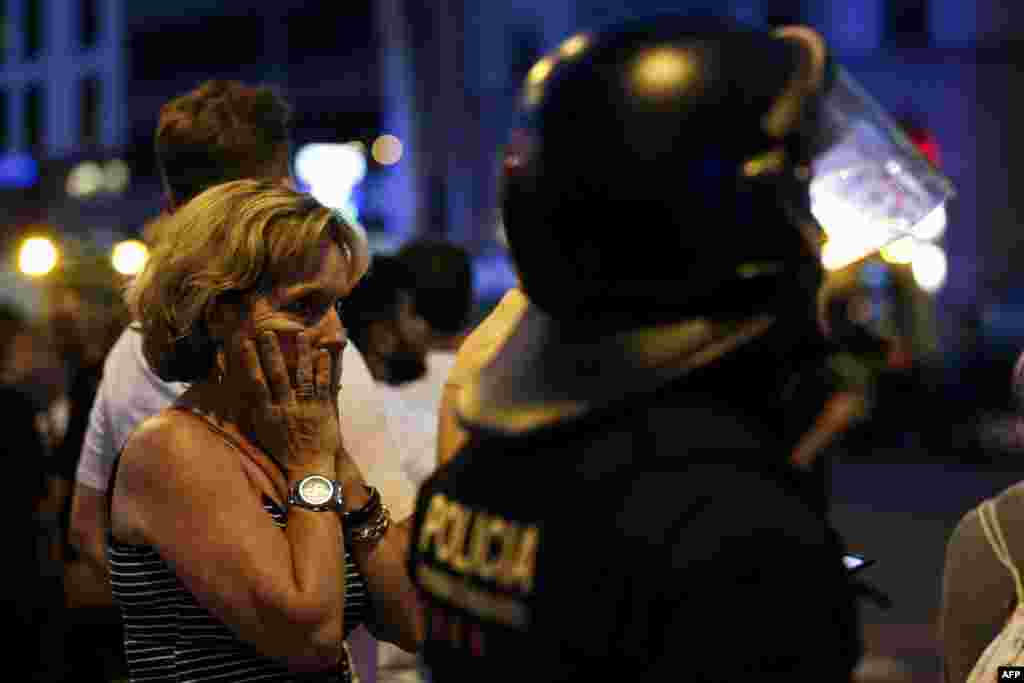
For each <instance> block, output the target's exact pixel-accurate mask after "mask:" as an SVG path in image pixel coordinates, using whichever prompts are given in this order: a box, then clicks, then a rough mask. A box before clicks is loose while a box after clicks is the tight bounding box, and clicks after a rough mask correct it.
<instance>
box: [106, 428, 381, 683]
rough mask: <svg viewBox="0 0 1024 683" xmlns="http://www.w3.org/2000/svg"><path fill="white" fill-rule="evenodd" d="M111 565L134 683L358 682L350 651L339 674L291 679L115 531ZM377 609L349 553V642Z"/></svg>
mask: <svg viewBox="0 0 1024 683" xmlns="http://www.w3.org/2000/svg"><path fill="white" fill-rule="evenodd" d="M190 412H196V411H190ZM196 414H197V415H199V417H200V418H202V417H203V416H202V415H201V414H200V413H197V412H196ZM203 422H204V424H206V425H207V426H209V427H210V428H211V429H213V430H214V431H215V432H216V433H219V434H220V435H221V436H222V437H224V439H225V440H226V441H227V442H228V443H229V444H230V445H231V446H232V447H234V448H235V449H237V450H239V451H240V452H243V453H244V450H245V449H244V448H243V447H242V445H241V444H239V443H238V442H237V441H236V440H235V439H234V438H233V437H232V436H231V435H230V434H228V433H227V432H224V431H223V430H221V429H220V428H219V427H217V426H216V425H215V424H213V423H212V422H210V421H208V420H206V419H205V418H203ZM119 464H120V458H118V459H117V461H115V463H114V471H113V473H112V476H111V480H110V486H109V488H108V495H107V502H108V505H109V504H110V501H111V494H112V492H113V490H114V479H115V478H116V477H117V469H118V465H119ZM263 508H264V509H265V510H266V511H267V513H268V514H269V515H270V517H271V519H272V520H273V523H274V524H275V525H277V526H278V527H280V528H282V529H283V528H285V527H286V526H287V524H288V511H287V510H286V509H284V508H282V507H281V506H280V505H278V504H277V503H276V502H275V501H274V500H273V499H272V498H270V497H269V496H267V495H266V494H264V495H263ZM108 512H109V508H108ZM107 559H108V561H109V564H110V583H111V588H112V592H113V595H114V600H115V601H116V602H117V603H118V605H119V606H120V608H121V616H122V619H123V621H124V647H125V656H126V659H127V660H128V671H129V680H130V681H131V683H147V682H150V683H155V682H156V681H173V682H174V683H199V682H201V681H215V682H216V683H238V682H242V681H274V682H281V683H305V682H306V681H309V682H313V681H315V682H316V683H327V682H328V681H331V682H337V683H351V681H352V680H353V671H352V663H351V662H350V661H349V658H348V648H347V647H346V648H345V650H344V653H343V657H342V661H341V663H340V665H339V667H338V669H337V670H336V671H325V672H319V673H315V674H296V673H294V672H289V671H288V670H287V668H285V666H284V665H283V664H282V663H281V662H280V661H278V660H276V659H271V658H269V657H266V656H264V655H261V654H260V653H259V652H257V651H256V649H255V648H254V647H253V646H252V645H249V644H248V643H246V642H244V641H242V640H240V639H239V638H238V636H236V635H235V634H234V633H233V632H232V631H231V629H230V628H229V627H228V626H227V625H226V624H224V622H222V621H221V620H219V619H218V618H217V617H215V616H214V615H212V614H211V613H210V612H209V611H208V610H207V609H206V608H204V607H202V606H201V605H200V604H199V603H198V602H197V601H196V599H195V596H193V595H192V593H190V592H189V590H188V589H187V588H185V586H184V584H182V582H181V580H180V579H179V578H178V576H177V575H176V574H175V573H174V570H173V569H171V567H170V566H169V565H168V564H167V562H166V561H165V560H164V558H163V557H161V556H160V553H159V552H157V550H156V549H155V548H154V547H152V546H150V545H131V544H126V543H121V542H119V541H117V539H115V538H114V537H113V534H111V533H109V532H108V534H107ZM371 609H372V604H371V603H370V599H369V594H368V592H367V586H366V579H365V578H364V577H363V575H362V574H361V573H360V571H359V568H358V566H357V565H356V563H355V561H354V560H353V558H352V554H351V553H349V552H348V550H346V551H345V617H344V623H345V638H348V636H349V634H351V633H352V631H353V630H354V629H355V628H356V627H357V626H359V625H360V624H362V623H363V622H365V621H368V620H369V619H370V618H371V616H372V615H371V613H370V610H371Z"/></svg>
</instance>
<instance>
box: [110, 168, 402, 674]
mask: <svg viewBox="0 0 1024 683" xmlns="http://www.w3.org/2000/svg"><path fill="white" fill-rule="evenodd" d="M162 237H163V239H162V240H161V242H160V244H159V245H158V246H157V248H156V249H155V250H154V253H153V255H152V257H151V259H150V261H149V263H148V264H147V266H146V269H145V271H144V272H143V273H142V274H141V275H140V276H139V277H138V278H137V279H136V281H135V282H134V283H133V285H132V287H131V289H130V291H129V296H128V300H129V305H130V306H131V309H132V313H133V315H134V316H135V319H136V320H137V321H139V325H140V327H141V331H142V334H143V338H144V341H143V349H144V353H145V356H146V359H147V361H148V362H149V364H150V366H151V367H152V368H153V369H154V370H155V371H156V372H157V374H158V375H159V376H160V378H161V379H162V380H164V381H176V382H185V383H188V384H189V388H188V389H187V390H186V391H185V393H184V394H182V396H181V397H180V398H179V399H178V400H177V401H176V402H175V403H174V405H173V406H172V407H171V408H169V409H167V410H165V411H163V412H162V413H160V414H159V415H157V416H156V417H153V418H150V419H149V420H147V421H146V422H144V423H143V424H142V425H141V426H140V427H139V429H138V430H137V431H136V432H135V433H134V434H133V435H132V437H131V438H130V440H129V441H128V443H127V444H126V446H125V448H124V451H123V453H122V455H121V457H120V458H119V461H118V466H117V469H116V470H115V472H114V482H113V485H112V487H111V488H112V491H113V495H112V500H111V528H112V529H111V537H110V540H109V557H110V570H111V584H112V587H113V593H114V597H115V599H116V600H117V602H118V603H119V604H120V606H121V610H122V613H123V615H124V621H125V649H126V655H127V659H128V663H129V667H130V670H131V676H132V679H133V680H143V679H149V678H153V679H156V680H190V681H204V680H217V681H250V680H263V681H265V680H274V681H291V680H299V678H301V680H325V681H326V680H331V681H336V680H339V679H340V680H346V679H349V678H350V677H351V673H350V672H351V669H350V666H349V663H348V661H347V657H346V656H345V654H344V648H343V645H342V641H343V639H344V638H345V637H346V636H347V635H348V634H349V633H351V632H352V630H353V629H354V628H355V627H356V626H358V625H359V624H360V623H365V624H366V625H367V626H368V627H369V628H370V629H371V630H372V632H373V633H374V634H375V635H376V636H377V637H378V638H381V639H383V640H387V641H391V642H394V643H396V644H398V645H400V646H401V647H403V648H406V649H409V650H415V649H416V647H417V643H418V642H419V641H420V639H421V630H422V626H421V620H420V615H419V612H418V607H417V603H416V599H415V594H414V592H413V589H412V587H411V584H410V583H409V581H408V578H407V575H406V573H405V569H404V562H403V561H404V550H405V547H406V536H405V528H404V527H403V526H402V525H393V524H391V520H390V516H389V513H388V510H387V508H386V507H385V506H383V505H382V504H381V503H380V496H379V494H378V493H377V492H376V490H375V489H373V488H372V487H370V486H368V485H367V483H366V482H365V481H363V478H362V476H361V474H360V472H359V470H358V468H357V467H356V466H355V465H354V464H353V463H352V461H351V459H350V458H349V456H348V454H347V453H346V451H345V449H344V447H343V444H342V435H341V434H340V430H339V428H338V418H337V395H338V389H339V386H340V381H341V375H342V368H341V362H340V361H341V352H342V349H343V348H344V346H345V345H346V343H347V339H346V333H345V329H344V327H343V326H342V325H341V322H340V320H339V317H338V312H337V310H336V309H337V306H338V304H339V302H341V301H342V300H343V299H344V297H345V295H346V294H347V293H348V292H349V291H350V290H351V289H352V287H353V286H354V285H355V283H356V282H357V281H358V280H359V278H360V277H362V275H363V274H364V273H365V271H366V268H367V262H368V253H367V245H366V241H365V236H364V235H363V233H362V232H361V231H359V230H358V229H356V228H354V227H353V226H351V225H349V224H348V223H346V222H345V221H344V220H343V219H342V218H340V217H339V216H338V215H336V214H335V213H332V212H331V211H330V210H328V209H327V208H325V207H323V206H321V205H320V204H318V203H317V202H316V201H315V200H314V199H312V198H310V197H308V196H306V195H302V194H299V193H296V192H294V191H292V190H290V189H287V188H284V187H282V186H281V185H280V184H276V183H271V182H261V181H255V180H240V181H235V182H230V183H226V184H223V185H218V186H215V187H213V188H211V189H209V190H207V191H205V192H203V193H202V194H201V195H199V196H198V197H196V198H195V199H193V200H192V201H191V202H189V203H188V204H187V205H185V206H184V207H182V208H181V209H179V210H178V211H177V212H175V214H174V215H173V216H171V217H170V218H168V220H167V222H166V223H165V224H164V227H163V236H162ZM299 673H301V676H300V677H297V676H298V675H299Z"/></svg>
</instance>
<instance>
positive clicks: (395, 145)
mask: <svg viewBox="0 0 1024 683" xmlns="http://www.w3.org/2000/svg"><path fill="white" fill-rule="evenodd" d="M370 153H371V154H372V155H373V159H374V161H376V162H377V163H378V164H383V165H384V166H391V165H392V164H397V163H398V161H399V160H400V159H401V158H402V141H401V140H399V139H398V138H397V137H395V136H394V135H381V136H380V137H379V138H377V139H376V140H374V141H373V147H371V148H370Z"/></svg>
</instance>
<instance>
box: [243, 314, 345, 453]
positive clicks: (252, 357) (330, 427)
mask: <svg viewBox="0 0 1024 683" xmlns="http://www.w3.org/2000/svg"><path fill="white" fill-rule="evenodd" d="M233 343H234V345H235V346H236V347H237V348H236V349H235V353H233V354H232V356H234V357H235V359H236V362H237V363H238V364H239V365H240V367H239V368H238V373H237V374H238V376H239V378H240V381H241V382H242V385H243V389H242V392H243V397H242V398H243V400H245V401H247V403H248V405H249V406H251V410H250V411H249V415H248V417H249V421H250V426H251V428H252V430H253V435H254V436H255V437H256V439H257V440H258V441H259V443H260V445H261V446H263V448H265V449H266V450H267V451H268V453H269V454H270V455H271V456H273V457H274V458H276V459H277V460H278V461H279V462H281V464H282V465H284V466H285V468H288V469H290V468H309V467H314V468H329V469H325V470H324V471H325V472H333V469H334V459H335V455H336V454H337V453H338V451H339V450H341V431H340V428H339V425H338V413H337V408H336V402H335V397H334V396H332V395H331V394H332V392H333V388H332V387H333V385H334V381H332V380H333V377H332V371H331V358H330V354H329V353H328V352H327V351H324V350H320V351H314V350H313V349H312V348H311V345H310V343H309V337H308V336H306V334H305V333H304V332H300V333H299V334H298V336H297V337H296V371H295V381H294V383H293V382H292V380H291V377H290V375H289V372H288V367H287V364H286V363H285V360H284V356H283V354H282V353H281V348H280V345H279V344H278V342H277V336H276V335H275V334H274V333H273V332H270V331H264V332H261V333H259V338H258V339H257V340H253V339H251V338H248V337H239V338H237V339H235V340H233Z"/></svg>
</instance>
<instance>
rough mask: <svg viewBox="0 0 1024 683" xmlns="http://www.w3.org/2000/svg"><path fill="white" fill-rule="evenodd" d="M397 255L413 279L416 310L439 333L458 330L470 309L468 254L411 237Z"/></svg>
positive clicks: (471, 296)
mask: <svg viewBox="0 0 1024 683" xmlns="http://www.w3.org/2000/svg"><path fill="white" fill-rule="evenodd" d="M397 258H398V260H399V261H401V262H402V263H403V264H404V265H405V266H406V267H407V268H408V269H409V270H410V272H412V275H413V278H414V279H415V290H414V300H415V307H416V312H417V313H418V314H419V315H420V316H421V317H422V318H423V319H424V320H426V321H427V324H428V325H430V327H431V329H432V330H433V331H434V332H436V333H439V334H444V335H455V334H459V333H460V332H462V331H463V330H464V329H465V327H466V325H467V324H468V322H469V317H470V315H471V314H472V311H473V266H472V263H471V261H470V258H469V253H468V252H467V251H466V250H465V249H463V248H462V247H460V246H459V245H457V244H453V243H451V242H445V241H441V240H427V239H422V240H415V241H413V242H410V243H408V244H406V245H405V246H403V247H402V248H401V249H400V250H399V251H398V254H397Z"/></svg>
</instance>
